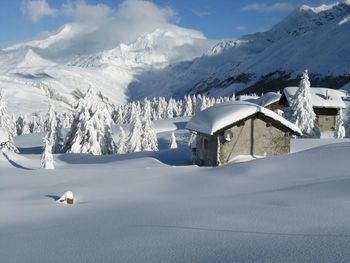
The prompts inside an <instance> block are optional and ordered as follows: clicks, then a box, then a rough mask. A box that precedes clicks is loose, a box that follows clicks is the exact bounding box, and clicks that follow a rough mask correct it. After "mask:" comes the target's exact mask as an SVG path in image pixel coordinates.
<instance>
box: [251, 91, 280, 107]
mask: <svg viewBox="0 0 350 263" xmlns="http://www.w3.org/2000/svg"><path fill="white" fill-rule="evenodd" d="M280 98H281V94H278V93H276V92H267V93H265V94H264V95H262V96H261V97H260V98H257V99H248V100H246V101H248V102H251V103H254V104H257V105H259V106H263V107H266V106H268V105H270V104H272V103H275V102H277V101H279V100H280Z"/></svg>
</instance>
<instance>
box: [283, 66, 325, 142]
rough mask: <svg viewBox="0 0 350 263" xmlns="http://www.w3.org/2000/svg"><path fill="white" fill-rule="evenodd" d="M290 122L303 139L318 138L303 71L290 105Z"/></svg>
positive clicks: (306, 73)
mask: <svg viewBox="0 0 350 263" xmlns="http://www.w3.org/2000/svg"><path fill="white" fill-rule="evenodd" d="M290 112H291V117H290V120H291V122H293V123H294V124H295V125H296V126H298V127H299V128H300V130H301V131H302V133H303V136H304V137H320V129H319V127H318V123H317V118H316V114H315V112H314V110H313V107H312V100H311V90H310V81H309V75H308V72H307V70H305V71H304V73H303V75H302V77H301V81H300V83H299V87H298V89H297V91H296V93H295V96H294V99H293V101H292V102H291V104H290Z"/></svg>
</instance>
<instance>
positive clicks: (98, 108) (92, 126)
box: [64, 88, 115, 155]
mask: <svg viewBox="0 0 350 263" xmlns="http://www.w3.org/2000/svg"><path fill="white" fill-rule="evenodd" d="M76 109H77V112H78V113H77V115H76V116H75V117H74V120H73V124H72V128H71V130H70V131H69V133H68V135H67V140H66V143H65V147H64V149H65V150H66V151H68V152H72V153H90V154H94V155H101V154H112V153H114V152H115V144H114V141H113V138H112V131H111V124H112V118H111V115H110V113H109V112H108V110H107V107H106V105H105V104H104V103H102V102H98V97H97V95H96V93H95V91H94V90H93V89H92V88H89V90H88V92H87V93H86V95H85V97H84V98H83V99H81V100H80V101H79V102H78V104H77V105H76Z"/></svg>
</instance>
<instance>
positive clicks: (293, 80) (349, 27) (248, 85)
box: [129, 1, 350, 98]
mask: <svg viewBox="0 0 350 263" xmlns="http://www.w3.org/2000/svg"><path fill="white" fill-rule="evenodd" d="M349 17H350V2H348V1H345V2H339V3H336V4H332V5H322V6H320V7H315V8H312V7H308V6H301V7H300V8H297V9H296V10H294V11H293V12H292V13H291V14H290V15H289V16H287V17H286V18H285V19H283V20H282V21H281V22H279V23H277V24H276V25H275V26H273V27H272V28H271V29H270V30H268V31H266V32H258V33H255V34H251V35H247V36H244V37H242V38H241V39H238V40H236V41H225V42H221V43H219V44H217V45H216V46H214V47H213V48H212V50H211V51H210V52H208V53H207V54H206V56H202V57H200V58H197V59H194V60H193V61H191V62H190V63H179V64H177V65H171V67H169V68H166V69H165V70H163V71H157V72H150V73H148V74H147V75H146V74H145V77H144V78H143V79H142V78H141V81H140V82H138V83H135V84H134V85H132V86H131V88H130V91H129V92H130V96H131V97H136V98H138V97H143V96H146V94H147V92H148V90H147V87H148V86H150V85H152V83H159V86H160V87H161V90H159V91H157V92H162V94H163V95H166V96H170V95H172V94H176V95H178V96H182V95H183V94H186V93H188V92H191V93H207V94H213V95H216V94H221V95H230V94H232V93H233V92H241V93H246V92H256V93H265V92H267V91H277V90H281V89H283V87H285V86H294V85H297V84H298V82H299V77H300V74H301V73H302V72H303V70H305V69H308V70H309V72H310V73H311V83H312V84H313V85H317V86H326V87H330V88H340V87H342V86H343V85H345V84H347V83H349V82H350V72H349V68H350V59H349V58H350V46H349V45H348V44H347V43H349V41H350V23H349V19H348V18H349ZM149 74H152V78H150V76H149ZM164 76H166V77H164ZM151 95H154V94H151Z"/></svg>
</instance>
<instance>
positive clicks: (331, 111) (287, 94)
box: [279, 87, 348, 132]
mask: <svg viewBox="0 0 350 263" xmlns="http://www.w3.org/2000/svg"><path fill="white" fill-rule="evenodd" d="M297 89H298V87H287V88H285V89H284V90H283V93H282V96H281V99H280V102H279V103H280V104H281V105H282V106H283V107H289V105H290V103H291V101H292V100H293V99H294V96H295V93H296V91H297ZM347 96H348V94H347V92H346V91H345V90H334V89H327V88H316V87H312V88H311V100H312V101H311V102H312V105H313V109H314V112H315V114H316V116H317V121H318V125H319V127H320V130H321V132H325V131H334V129H335V123H336V116H337V114H338V111H339V109H345V108H346V105H345V103H344V101H343V98H346V97H347Z"/></svg>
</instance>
